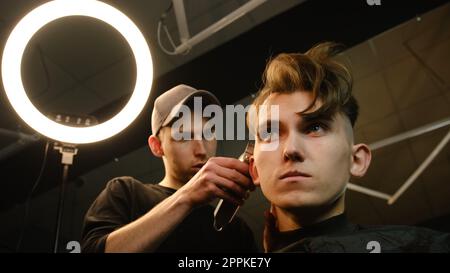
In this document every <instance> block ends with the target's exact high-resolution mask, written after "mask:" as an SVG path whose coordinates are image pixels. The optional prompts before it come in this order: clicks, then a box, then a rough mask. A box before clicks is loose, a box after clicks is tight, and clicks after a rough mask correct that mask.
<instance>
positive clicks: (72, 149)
mask: <svg viewBox="0 0 450 273" xmlns="http://www.w3.org/2000/svg"><path fill="white" fill-rule="evenodd" d="M54 149H55V150H58V151H59V152H60V153H61V155H62V157H61V164H62V165H63V175H62V181H61V187H60V191H59V201H58V207H57V215H56V227H55V244H54V246H53V252H54V253H57V252H58V246H59V237H60V233H61V227H62V219H63V211H64V199H65V192H66V184H67V179H68V176H69V166H70V165H72V163H73V157H74V156H75V155H76V154H77V152H78V149H77V148H76V146H75V145H74V144H67V143H55V145H54Z"/></svg>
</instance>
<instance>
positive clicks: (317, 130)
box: [305, 122, 328, 136]
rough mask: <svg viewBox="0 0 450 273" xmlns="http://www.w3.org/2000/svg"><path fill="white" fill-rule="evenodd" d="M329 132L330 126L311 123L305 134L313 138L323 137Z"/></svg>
mask: <svg viewBox="0 0 450 273" xmlns="http://www.w3.org/2000/svg"><path fill="white" fill-rule="evenodd" d="M327 130H328V126H327V125H326V124H324V123H321V122H315V123H311V124H310V125H308V126H307V127H306V130H305V133H306V134H309V135H313V136H320V135H323V134H324V133H325V132H326V131H327Z"/></svg>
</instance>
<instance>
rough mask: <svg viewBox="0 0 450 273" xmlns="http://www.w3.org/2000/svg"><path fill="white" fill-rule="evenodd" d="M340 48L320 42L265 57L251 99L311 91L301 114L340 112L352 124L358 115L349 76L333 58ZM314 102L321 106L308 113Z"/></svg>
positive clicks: (259, 100)
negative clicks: (258, 86)
mask: <svg viewBox="0 0 450 273" xmlns="http://www.w3.org/2000/svg"><path fill="white" fill-rule="evenodd" d="M341 48H342V47H341V46H340V45H339V44H336V43H333V42H324V43H320V44H318V45H316V46H314V47H312V48H311V49H310V50H308V51H307V52H306V53H304V54H301V53H281V54H279V55H277V56H276V57H275V58H273V59H271V60H269V62H268V63H267V66H266V69H265V71H264V74H263V78H262V81H263V86H262V88H261V89H260V91H259V92H258V94H257V95H256V98H255V99H254V101H253V106H254V107H255V108H256V109H255V110H256V113H258V109H259V106H260V105H261V104H263V103H264V101H265V100H266V99H267V98H268V97H269V96H270V95H271V94H278V93H280V94H290V93H293V92H297V91H305V92H312V93H313V98H314V100H313V101H312V102H311V104H310V105H309V106H308V107H307V108H306V109H305V110H304V111H303V112H302V114H303V115H304V116H309V117H313V116H316V115H317V116H318V115H324V116H329V117H332V116H334V114H336V113H338V112H342V113H343V114H344V115H345V116H347V117H348V119H349V120H350V123H351V125H352V126H354V125H355V122H356V119H357V117H358V103H357V101H356V99H355V98H354V97H353V95H352V86H353V79H352V75H351V73H350V71H349V69H348V68H347V67H346V66H345V65H344V64H342V63H340V62H338V61H337V60H336V59H335V58H334V57H335V56H336V55H337V54H338V53H339V52H340V49H341ZM317 101H320V102H321V103H322V105H321V106H320V107H319V108H318V109H316V110H315V111H314V112H309V113H306V112H308V111H309V110H310V109H312V108H313V107H314V105H315V104H316V102H317Z"/></svg>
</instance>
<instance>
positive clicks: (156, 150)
mask: <svg viewBox="0 0 450 273" xmlns="http://www.w3.org/2000/svg"><path fill="white" fill-rule="evenodd" d="M148 146H149V147H150V150H152V153H153V154H154V155H155V156H156V157H162V156H163V155H164V151H163V148H162V145H161V141H160V140H159V138H157V137H156V136H154V135H151V136H149V137H148Z"/></svg>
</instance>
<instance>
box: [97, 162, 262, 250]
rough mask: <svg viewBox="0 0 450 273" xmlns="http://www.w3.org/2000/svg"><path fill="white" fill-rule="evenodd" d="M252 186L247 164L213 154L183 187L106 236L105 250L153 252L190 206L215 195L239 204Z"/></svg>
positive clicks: (214, 197) (202, 203) (185, 214)
mask: <svg viewBox="0 0 450 273" xmlns="http://www.w3.org/2000/svg"><path fill="white" fill-rule="evenodd" d="M253 189H254V186H253V183H252V181H251V180H250V178H249V177H248V165H247V164H246V163H243V162H241V161H239V160H237V159H234V158H225V157H215V158H210V159H209V160H208V162H207V163H206V164H205V165H204V166H203V167H202V168H201V169H200V170H199V171H198V173H197V174H196V175H195V176H194V177H193V178H192V179H191V180H189V182H188V183H186V184H185V185H184V186H183V187H181V188H180V189H179V190H178V191H176V192H175V193H174V194H173V195H172V196H170V197H168V198H166V199H165V200H164V201H162V202H161V203H160V204H158V205H157V206H155V207H154V208H153V209H151V210H150V211H149V212H147V213H146V214H144V215H143V216H142V217H140V218H139V219H137V220H135V221H134V222H131V223H129V224H128V225H125V226H123V227H122V228H119V229H117V230H115V231H113V232H112V233H110V234H109V235H108V236H107V239H106V244H105V252H143V251H147V252H152V251H155V250H156V249H157V248H158V247H159V246H160V245H161V243H162V242H163V241H164V240H165V239H166V238H167V237H168V236H169V235H170V233H171V232H172V231H173V230H174V229H175V228H176V227H177V226H178V225H179V224H180V223H181V222H182V221H183V219H184V218H185V217H186V216H187V215H189V213H190V212H191V210H192V209H194V208H196V207H198V206H201V205H205V204H207V203H209V202H211V201H212V200H214V199H216V198H222V199H225V200H227V201H229V202H232V203H235V204H238V205H242V203H243V200H244V199H246V197H247V190H253Z"/></svg>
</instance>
